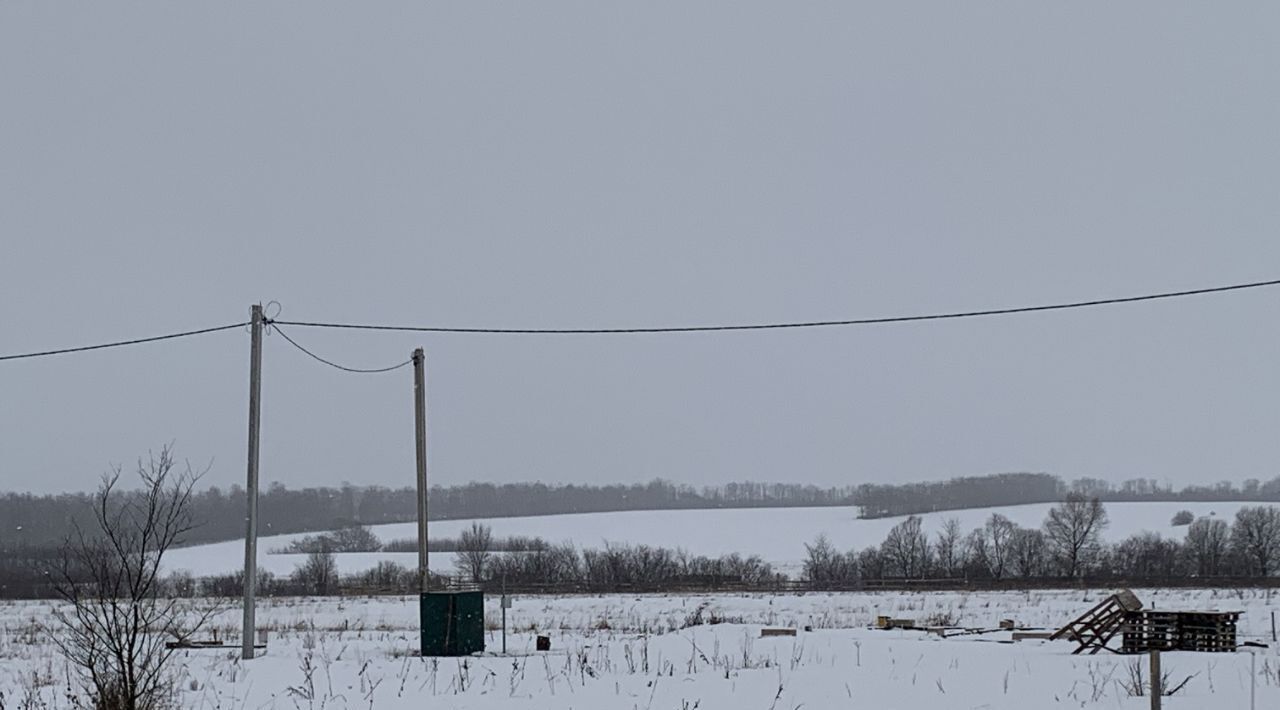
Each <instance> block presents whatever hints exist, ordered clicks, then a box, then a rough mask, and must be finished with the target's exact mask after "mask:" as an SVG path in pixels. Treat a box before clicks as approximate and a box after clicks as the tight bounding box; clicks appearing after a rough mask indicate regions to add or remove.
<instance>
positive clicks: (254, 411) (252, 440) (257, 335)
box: [240, 304, 263, 661]
mask: <svg viewBox="0 0 1280 710" xmlns="http://www.w3.org/2000/svg"><path fill="white" fill-rule="evenodd" d="M251 325H252V332H253V335H252V337H251V339H250V341H249V342H250V344H249V473H248V482H247V485H246V487H245V498H246V499H247V500H248V502H249V510H248V513H247V515H246V517H245V532H244V634H243V636H242V637H241V641H240V657H241V658H242V659H244V660H246V661H247V660H249V659H251V658H253V640H254V620H253V612H254V595H255V593H256V592H257V587H258V430H259V428H260V424H261V421H262V420H261V416H260V411H261V405H262V326H263V318H262V306H261V305H260V304H259V305H255V306H253V310H252V318H251Z"/></svg>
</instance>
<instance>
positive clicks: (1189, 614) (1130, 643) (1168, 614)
mask: <svg viewBox="0 0 1280 710" xmlns="http://www.w3.org/2000/svg"><path fill="white" fill-rule="evenodd" d="M1239 619H1240V612H1238V611H1166V610H1155V609H1144V610H1141V611H1131V612H1127V613H1126V614H1125V617H1124V623H1123V626H1122V631H1121V634H1122V636H1121V638H1122V641H1121V647H1120V653H1145V652H1147V651H1151V650H1159V651H1200V652H1229V651H1235V650H1236V624H1237V622H1238V621H1239Z"/></svg>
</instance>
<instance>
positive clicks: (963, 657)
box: [0, 589, 1280, 710]
mask: <svg viewBox="0 0 1280 710" xmlns="http://www.w3.org/2000/svg"><path fill="white" fill-rule="evenodd" d="M1135 591H1136V592H1137V593H1138V595H1139V596H1140V597H1141V598H1142V599H1143V600H1144V601H1145V602H1147V603H1148V604H1149V605H1155V606H1157V607H1166V608H1201V609H1220V610H1243V611H1244V612H1245V615H1244V617H1243V618H1242V625H1241V629H1240V631H1241V634H1242V636H1243V637H1244V638H1242V639H1241V640H1244V639H1248V638H1253V639H1263V638H1266V640H1269V635H1270V616H1269V614H1270V611H1271V610H1272V609H1273V608H1274V607H1273V606H1272V605H1271V604H1270V602H1269V599H1268V594H1267V592H1266V591H1262V590H1238V591H1237V590H1194V589H1182V590H1135ZM1106 593H1107V592H1104V591H1086V590H1072V591H1035V592H1006V593H966V592H943V593H841V594H803V595H776V596H775V595H694V596H661V595H640V596H636V595H631V596H618V595H613V596H583V597H526V598H519V599H516V600H515V604H514V606H513V608H512V609H511V610H510V611H509V617H508V619H509V623H510V626H511V628H512V629H513V631H512V632H511V634H510V636H509V639H508V649H509V652H510V653H509V655H507V656H502V655H499V654H498V650H499V649H500V644H501V636H500V634H499V632H498V631H497V626H498V616H497V615H498V613H499V610H498V608H497V607H498V605H497V600H496V599H492V598H491V599H489V600H488V605H487V608H486V617H487V625H488V626H489V628H490V632H489V634H488V637H487V641H486V643H487V647H488V650H487V651H486V653H485V654H483V655H479V656H475V657H471V658H466V659H458V658H440V659H432V658H428V659H423V658H419V657H416V656H415V655H414V654H415V649H416V646H417V638H418V630H417V621H416V619H417V616H416V615H417V610H416V605H415V600H414V599H413V598H399V597H380V598H350V599H333V598H330V599H317V598H308V599H292V598H280V599H266V600H262V603H261V604H260V605H259V609H258V620H259V623H260V626H261V628H267V629H269V633H270V639H269V642H268V649H267V650H266V652H265V655H263V656H262V657H260V658H258V659H255V660H252V661H247V662H246V661H241V660H240V659H239V653H238V647H236V648H232V649H217V650H200V651H184V652H180V653H179V654H177V655H176V656H175V657H174V659H173V661H174V664H175V665H174V671H175V673H176V676H175V679H174V684H173V685H174V687H175V689H176V690H175V692H176V693H177V696H178V697H177V698H176V701H177V705H178V706H179V707H184V708H210V709H212V708H308V709H312V708H347V707H351V708H355V707H361V708H388V709H392V710H394V709H396V708H421V707H448V708H459V709H471V710H498V709H503V710H506V709H511V710H515V709H520V708H528V709H532V708H538V709H554V708H566V709H569V708H580V709H593V710H594V709H599V708H619V709H627V710H635V709H644V710H654V709H664V710H665V709H671V710H690V709H692V708H699V709H700V710H712V709H715V708H744V707H746V708H759V709H760V710H769V709H771V708H772V709H773V710H780V709H782V708H785V709H786V710H797V709H798V708H808V709H817V708H834V707H843V708H866V709H869V710H870V709H876V710H893V709H899V710H914V709H917V708H930V709H933V708H984V709H990V710H997V709H1008V710H1014V709H1016V710H1026V709H1028V708H1048V707H1064V708H1082V709H1093V708H1099V709H1100V708H1132V709H1137V708H1146V707H1148V704H1149V699H1148V698H1146V697H1136V696H1134V695H1133V692H1132V684H1131V683H1130V672H1131V669H1132V668H1134V667H1140V666H1144V665H1145V663H1146V659H1145V658H1144V657H1140V658H1134V657H1123V656H1114V655H1110V654H1102V655H1098V656H1083V657H1082V656H1073V655H1071V650H1072V649H1073V647H1074V646H1073V645H1072V644H1070V643H1069V642H1046V641H1030V642H1027V641H1022V642H1017V643H1013V642H1011V641H1010V637H1009V634H1008V633H1005V632H1002V633H993V634H986V635H972V636H959V637H952V638H946V639H943V638H939V637H937V636H932V635H927V634H925V633H923V632H917V631H902V630H895V631H880V630H875V629H871V628H867V627H868V626H869V625H871V623H872V620H873V619H874V617H875V615H877V614H889V615H892V616H895V617H909V618H914V619H917V620H921V621H924V620H926V619H930V618H933V619H935V620H936V619H942V618H947V617H949V618H950V619H951V620H952V621H953V622H954V623H956V624H960V625H963V626H966V627H990V626H993V625H996V623H997V622H998V620H999V619H1002V618H1013V619H1016V620H1017V621H1018V622H1019V623H1020V624H1021V625H1025V626H1042V627H1050V626H1057V625H1059V624H1061V623H1062V622H1063V621H1065V620H1067V619H1068V618H1070V617H1073V616H1075V615H1078V614H1079V613H1081V612H1083V611H1084V610H1086V609H1087V608H1088V607H1090V606H1091V605H1092V604H1094V603H1095V602H1096V601H1097V600H1098V599H1099V598H1101V596H1102V595H1104V594H1106ZM50 609H51V607H50V603H49V602H9V603H3V604H0V707H5V708H13V707H50V708H52V707H67V706H68V702H67V699H66V695H67V693H68V691H69V690H70V691H74V690H75V681H74V680H73V678H74V676H72V675H70V673H69V671H68V669H67V668H66V667H65V664H64V663H63V661H62V659H61V657H60V656H58V655H57V653H56V651H55V649H54V647H53V645H52V644H51V643H50V642H49V640H48V635H47V633H46V632H45V631H44V630H43V629H42V628H41V626H40V625H41V624H43V623H49V622H50ZM238 621H239V613H238V608H236V607H235V606H229V607H228V608H227V609H226V610H225V611H224V613H222V614H221V615H220V616H219V617H218V618H217V622H216V623H217V625H218V627H219V628H218V632H219V638H222V639H226V640H228V641H230V642H233V643H238V632H237V628H238ZM764 626H770V627H789V628H794V629H797V630H798V633H797V636H795V637H779V638H761V637H760V630H761V628H762V627H764ZM806 626H808V627H810V628H811V629H812V630H809V631H806V630H805V627H806ZM535 633H545V634H548V635H550V636H551V641H552V650H551V651H550V652H545V653H538V652H535V651H533V650H532V649H533V645H534V644H533V639H534V636H535ZM1278 651H1280V649H1278V648H1276V647H1272V648H1268V649H1263V650H1260V651H1258V654H1259V656H1258V658H1257V659H1256V663H1257V666H1256V673H1253V675H1252V676H1251V673H1252V671H1251V669H1250V660H1251V659H1250V655H1249V653H1247V652H1239V653H1219V654H1195V653H1167V654H1164V659H1163V660H1164V668H1165V669H1166V671H1167V672H1168V676H1169V678H1170V679H1171V680H1172V681H1173V682H1174V683H1180V682H1182V680H1183V679H1186V678H1190V680H1189V681H1188V682H1187V684H1186V685H1185V687H1184V688H1183V689H1182V690H1180V691H1179V692H1178V694H1177V695H1175V696H1173V697H1171V698H1167V699H1166V701H1165V707H1166V708H1172V709H1174V710H1180V709H1186V710H1190V709H1191V708H1205V707H1223V708H1228V707H1230V708H1246V707H1249V705H1248V701H1249V692H1250V682H1251V680H1253V681H1256V683H1257V693H1258V705H1257V707H1276V706H1277V705H1280V655H1278ZM1135 664H1136V665H1135Z"/></svg>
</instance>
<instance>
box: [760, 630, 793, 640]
mask: <svg viewBox="0 0 1280 710" xmlns="http://www.w3.org/2000/svg"><path fill="white" fill-rule="evenodd" d="M795 635H796V630H795V629H760V638H765V637H766V636H795Z"/></svg>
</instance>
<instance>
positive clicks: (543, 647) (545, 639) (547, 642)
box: [535, 636, 551, 651]
mask: <svg viewBox="0 0 1280 710" xmlns="http://www.w3.org/2000/svg"><path fill="white" fill-rule="evenodd" d="M535 648H537V649H538V650H539V651H550V650H551V637H550V636H539V637H538V640H537V645H536V646H535Z"/></svg>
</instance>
